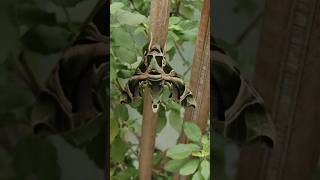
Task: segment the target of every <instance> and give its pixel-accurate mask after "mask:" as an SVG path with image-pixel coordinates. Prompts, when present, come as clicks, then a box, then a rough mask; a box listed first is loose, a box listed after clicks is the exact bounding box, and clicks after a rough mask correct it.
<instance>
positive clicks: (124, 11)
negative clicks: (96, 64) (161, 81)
mask: <svg viewBox="0 0 320 180" xmlns="http://www.w3.org/2000/svg"><path fill="white" fill-rule="evenodd" d="M201 4H202V1H201V0H185V1H181V2H180V3H179V4H176V1H172V5H171V6H172V9H171V13H170V14H171V16H170V18H169V27H168V39H167V53H168V59H169V63H172V62H174V61H181V62H182V63H179V64H178V65H172V66H173V68H174V69H180V70H186V72H185V74H187V73H188V72H189V71H190V66H191V61H192V56H191V57H185V56H184V52H185V51H187V50H186V49H184V48H185V44H186V43H189V44H191V45H192V47H191V49H188V51H194V44H195V40H196V36H197V30H198V23H199V20H198V19H199V12H200V11H199V10H200V7H201ZM178 6H179V8H178ZM177 8H178V9H179V11H178V13H176V9H177ZM149 11H150V0H142V1H141V0H132V1H124V0H114V1H112V4H111V8H110V12H111V13H110V14H111V17H110V21H111V22H110V27H111V37H110V38H111V48H110V57H111V61H110V82H111V84H110V99H111V107H110V108H111V111H110V130H111V132H110V143H111V156H110V157H111V169H110V174H111V177H112V179H128V178H129V177H137V167H138V140H139V137H140V134H141V119H142V116H141V115H142V105H143V101H142V99H140V100H137V101H135V102H133V103H131V104H129V105H121V104H120V94H121V89H122V88H123V87H124V84H125V83H126V81H127V79H128V78H129V77H131V76H132V75H133V74H134V72H135V70H136V68H137V67H138V65H139V64H140V62H141V61H142V60H143V52H144V50H145V48H146V47H147V45H148V42H149V37H148V24H149V22H148V14H149ZM187 78H188V77H187V76H186V79H185V80H186V81H187V80H188V79H187ZM168 96H169V92H168V91H167V90H165V93H164V95H163V101H162V104H161V106H160V109H159V111H158V120H157V130H156V131H157V134H158V135H159V134H160V133H161V132H162V130H163V129H164V127H165V126H166V125H167V124H169V127H170V129H172V130H173V131H176V132H180V131H181V129H182V124H183V119H182V116H181V114H182V112H183V108H182V107H181V106H180V105H179V104H177V103H175V102H173V101H170V100H169V98H168ZM158 140H159V141H163V140H161V139H158ZM163 151H164V149H162V148H160V147H156V151H155V154H154V167H159V169H160V170H157V171H155V172H157V173H155V175H154V178H156V179H159V180H160V179H170V177H168V173H169V172H164V171H163V164H164V162H163V159H165V157H163Z"/></svg>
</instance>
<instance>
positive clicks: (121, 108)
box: [114, 104, 129, 120]
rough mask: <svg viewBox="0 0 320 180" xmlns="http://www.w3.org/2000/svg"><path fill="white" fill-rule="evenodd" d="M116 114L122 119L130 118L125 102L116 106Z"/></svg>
mask: <svg viewBox="0 0 320 180" xmlns="http://www.w3.org/2000/svg"><path fill="white" fill-rule="evenodd" d="M114 114H115V116H116V117H117V118H120V119H122V120H128V119H129V112H128V108H127V107H126V106H125V105H123V104H119V105H117V106H116V108H115V109H114Z"/></svg>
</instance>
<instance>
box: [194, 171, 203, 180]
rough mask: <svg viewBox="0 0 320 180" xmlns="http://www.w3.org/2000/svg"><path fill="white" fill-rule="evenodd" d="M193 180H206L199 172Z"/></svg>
mask: <svg viewBox="0 0 320 180" xmlns="http://www.w3.org/2000/svg"><path fill="white" fill-rule="evenodd" d="M192 180H204V179H203V177H202V175H201V173H200V171H199V170H198V171H197V172H196V173H195V174H194V175H193V176H192Z"/></svg>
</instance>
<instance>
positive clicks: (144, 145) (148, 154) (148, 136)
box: [139, 88, 157, 180]
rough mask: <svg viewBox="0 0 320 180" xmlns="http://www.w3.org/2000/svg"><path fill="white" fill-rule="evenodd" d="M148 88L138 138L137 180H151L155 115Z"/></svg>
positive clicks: (155, 124)
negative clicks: (140, 133) (140, 131)
mask: <svg viewBox="0 0 320 180" xmlns="http://www.w3.org/2000/svg"><path fill="white" fill-rule="evenodd" d="M151 104H152V99H151V94H150V88H146V89H145V91H144V102H143V120H142V135H141V138H140V157H139V179H140V180H151V176H152V157H153V150H154V144H155V136H156V127H157V113H154V112H153V111H152V107H151Z"/></svg>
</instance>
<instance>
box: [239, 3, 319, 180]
mask: <svg viewBox="0 0 320 180" xmlns="http://www.w3.org/2000/svg"><path fill="white" fill-rule="evenodd" d="M319 29H320V0H295V1H291V0H284V1H278V0H267V1H266V9H265V16H264V22H263V30H262V35H261V40H260V47H259V49H258V56H257V67H256V74H255V85H256V87H257V89H258V91H259V92H260V94H261V96H262V97H263V98H264V100H265V102H266V105H267V107H268V108H269V109H270V111H271V114H272V118H273V120H274V123H275V126H276V132H277V137H276V140H277V142H276V144H275V147H274V149H273V150H261V149H260V150H259V149H257V148H254V147H246V148H244V149H243V150H242V152H241V157H240V164H239V173H238V178H237V179H238V180H302V179H303V180H310V179H311V178H312V172H313V170H314V169H315V167H316V165H317V160H318V157H319V151H320V144H319V140H318V138H319V136H320V133H319V132H320V131H319V128H320V121H319V116H320V114H319V112H320V102H319V92H320V79H319V69H320V61H319V58H320V33H319Z"/></svg>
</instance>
